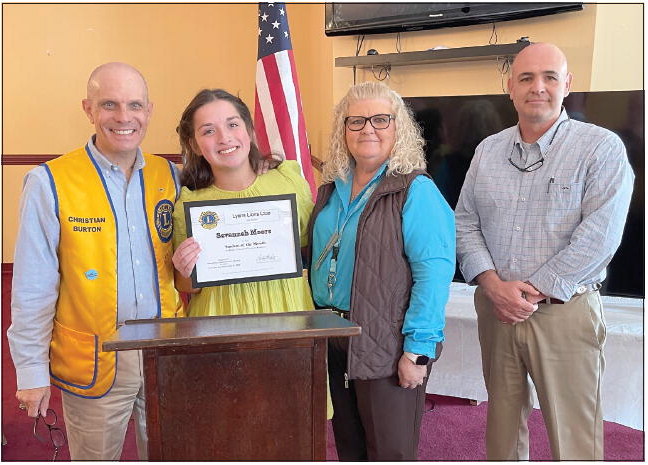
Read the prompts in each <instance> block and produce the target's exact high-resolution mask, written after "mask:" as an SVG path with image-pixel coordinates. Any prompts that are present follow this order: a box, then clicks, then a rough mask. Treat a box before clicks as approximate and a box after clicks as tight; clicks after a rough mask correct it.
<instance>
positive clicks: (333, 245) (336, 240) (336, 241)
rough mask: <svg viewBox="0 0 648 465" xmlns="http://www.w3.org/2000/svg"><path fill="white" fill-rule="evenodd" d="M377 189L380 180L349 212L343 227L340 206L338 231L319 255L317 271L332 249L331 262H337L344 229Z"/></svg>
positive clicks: (316, 265)
mask: <svg viewBox="0 0 648 465" xmlns="http://www.w3.org/2000/svg"><path fill="white" fill-rule="evenodd" d="M376 187H378V180H376V182H374V183H373V184H372V185H371V186H369V187H368V188H367V190H365V192H364V194H362V197H360V200H358V202H357V203H356V204H355V207H354V208H353V210H352V211H351V212H349V214H348V215H347V216H346V218H345V220H344V221H343V222H342V225H340V214H341V213H342V205H340V207H339V208H338V212H337V223H338V227H337V230H336V231H334V232H333V234H332V235H331V237H330V238H329V240H328V242H327V243H326V246H325V247H324V249H323V250H322V252H321V253H320V254H319V257H318V258H317V261H316V262H315V269H316V270H318V269H319V267H320V266H322V263H323V262H324V259H325V258H326V256H327V255H328V253H329V252H330V251H331V249H333V257H332V258H331V260H337V255H338V252H339V250H340V240H341V239H342V234H343V233H344V228H346V225H347V223H348V222H349V219H351V217H352V216H353V214H354V213H355V212H356V211H357V210H358V209H359V208H361V206H362V205H364V204H365V203H366V202H367V201H368V200H369V197H371V194H373V192H374V191H375V190H376Z"/></svg>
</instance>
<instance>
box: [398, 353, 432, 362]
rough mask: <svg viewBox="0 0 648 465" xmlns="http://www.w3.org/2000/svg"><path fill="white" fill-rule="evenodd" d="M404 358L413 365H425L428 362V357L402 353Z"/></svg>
mask: <svg viewBox="0 0 648 465" xmlns="http://www.w3.org/2000/svg"><path fill="white" fill-rule="evenodd" d="M403 353H404V354H405V357H407V358H408V359H410V360H411V361H412V363H413V364H414V365H427V364H428V362H429V361H430V357H428V356H427V355H419V354H413V353H411V352H403Z"/></svg>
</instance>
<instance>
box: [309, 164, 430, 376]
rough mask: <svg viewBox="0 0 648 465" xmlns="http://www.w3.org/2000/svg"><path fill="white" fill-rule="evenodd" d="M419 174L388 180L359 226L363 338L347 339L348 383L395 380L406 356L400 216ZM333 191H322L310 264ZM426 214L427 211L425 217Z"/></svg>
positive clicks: (356, 315)
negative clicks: (320, 216) (320, 219)
mask: <svg viewBox="0 0 648 465" xmlns="http://www.w3.org/2000/svg"><path fill="white" fill-rule="evenodd" d="M419 175H424V176H427V177H429V175H428V174H427V173H426V172H425V171H421V170H417V171H414V172H412V173H410V174H407V175H385V176H384V177H383V179H382V180H381V181H380V183H379V184H378V187H377V188H376V190H375V191H374V192H373V194H372V195H371V197H369V200H368V201H367V205H366V206H365V208H364V210H363V212H362V213H361V214H360V220H359V221H358V231H357V237H356V246H355V265H354V272H353V283H352V285H351V308H350V311H351V314H350V318H351V321H353V322H354V323H356V324H358V325H360V326H361V327H362V334H361V335H360V336H355V337H352V338H350V340H349V351H348V355H349V357H348V366H347V374H348V376H349V379H378V378H386V377H389V376H392V375H395V374H396V373H397V372H398V360H399V359H400V357H401V355H402V354H403V335H402V333H401V329H402V327H403V319H404V318H405V312H406V311H407V308H408V307H409V299H410V291H411V289H412V273H411V271H410V266H409V263H408V261H407V257H406V256H405V251H404V248H403V229H402V211H403V207H404V205H405V201H406V200H407V191H408V189H409V186H410V184H411V183H412V181H413V180H414V178H415V177H416V176H419ZM334 189H335V184H334V183H328V184H324V185H322V186H320V188H319V190H318V192H317V202H316V203H315V207H314V209H313V214H312V216H311V219H310V222H309V225H308V235H309V241H308V244H309V245H308V249H307V257H309V258H310V259H311V263H312V258H313V257H312V247H311V244H312V239H313V225H314V224H315V219H316V218H317V215H318V214H319V213H320V211H321V210H322V208H323V207H324V205H326V202H327V201H328V199H329V198H330V197H331V194H332V193H333V190H334ZM421 214H425V212H421Z"/></svg>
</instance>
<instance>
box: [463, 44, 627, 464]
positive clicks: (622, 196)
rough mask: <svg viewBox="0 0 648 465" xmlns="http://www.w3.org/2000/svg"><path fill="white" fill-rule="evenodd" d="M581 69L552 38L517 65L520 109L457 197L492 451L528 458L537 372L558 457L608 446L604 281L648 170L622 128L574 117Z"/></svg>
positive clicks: (488, 145) (591, 455) (580, 456)
mask: <svg viewBox="0 0 648 465" xmlns="http://www.w3.org/2000/svg"><path fill="white" fill-rule="evenodd" d="M571 81H572V75H571V73H569V72H568V71H567V60H566V58H565V55H564V54H563V53H562V51H560V49H558V48H557V47H556V46H554V45H551V44H543V43H538V44H532V45H530V46H528V47H526V48H525V49H524V50H522V51H521V52H520V53H519V54H518V56H517V57H516V59H515V61H514V62H513V65H512V70H511V75H510V78H509V81H508V88H509V94H510V98H511V100H512V101H513V104H514V106H515V109H516V111H517V113H518V118H519V123H518V124H517V125H516V126H514V127H511V128H508V129H505V130H504V131H502V132H500V133H498V134H495V135H493V136H490V137H488V138H486V139H485V140H484V141H482V142H481V144H480V145H479V146H478V147H477V149H476V151H475V156H474V158H473V160H472V163H471V166H470V169H469V170H468V173H467V175H466V180H465V182H464V185H463V188H462V191H461V195H460V197H459V201H458V203H457V207H456V212H455V213H456V225H457V252H458V258H459V262H460V267H461V271H462V273H463V275H464V277H465V279H466V282H468V283H473V284H478V287H477V289H476V291H475V308H476V311H477V317H478V328H479V340H480V345H481V351H482V363H483V372H484V380H485V383H486V388H487V391H488V402H489V403H488V418H487V430H486V453H487V458H488V459H491V460H493V459H494V460H528V458H529V447H528V444H529V442H528V428H527V419H528V416H529V413H530V411H531V407H532V397H531V391H530V386H529V384H528V375H530V377H531V379H532V380H533V383H534V385H535V388H536V391H537V394H538V399H539V402H540V407H541V409H542V414H543V417H544V420H545V424H546V426H547V431H548V434H549V442H550V445H551V450H552V455H553V458H554V459H556V460H603V420H602V412H601V399H600V393H601V377H602V374H603V367H604V358H603V344H604V342H605V321H604V317H603V313H602V312H603V310H602V306H601V299H600V296H599V292H598V289H599V287H600V283H601V281H603V280H604V279H605V267H606V266H607V264H608V263H609V262H610V260H611V259H612V256H613V254H614V252H615V251H616V249H617V247H618V245H619V243H620V241H621V236H622V233H623V226H624V223H625V219H626V216H627V212H628V207H629V203H630V198H631V195H632V187H633V180H634V175H633V173H632V170H631V168H630V165H629V163H628V159H627V155H626V150H625V147H624V146H623V144H622V142H621V140H620V139H619V137H617V136H616V135H615V134H614V133H612V132H611V131H608V130H606V129H603V128H600V127H597V126H594V125H592V124H587V123H582V122H580V121H575V120H572V119H570V118H569V116H568V115H567V113H566V111H565V109H564V108H563V107H562V102H563V99H564V98H565V97H566V96H567V95H568V94H569V89H570V86H571Z"/></svg>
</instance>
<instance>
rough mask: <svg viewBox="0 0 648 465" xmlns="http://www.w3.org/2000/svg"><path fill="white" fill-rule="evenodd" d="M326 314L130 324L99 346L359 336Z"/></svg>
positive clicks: (347, 324) (109, 348) (106, 348)
mask: <svg viewBox="0 0 648 465" xmlns="http://www.w3.org/2000/svg"><path fill="white" fill-rule="evenodd" d="M360 332H361V328H360V326H358V325H356V324H354V323H352V322H350V321H347V320H345V319H344V318H341V317H339V316H338V315H336V314H334V313H333V312H331V311H330V310H310V311H301V312H287V313H267V314H252V315H232V316H213V317H187V318H159V319H152V320H132V321H128V322H126V324H125V325H124V326H122V327H120V328H119V329H118V330H117V332H116V333H115V334H114V335H113V337H111V338H109V339H107V340H106V341H104V342H103V350H104V351H119V350H132V349H147V348H158V347H178V346H192V345H204V344H218V343H233V342H250V341H259V340H273V339H274V340H278V339H303V338H322V337H337V336H355V335H358V334H360Z"/></svg>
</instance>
